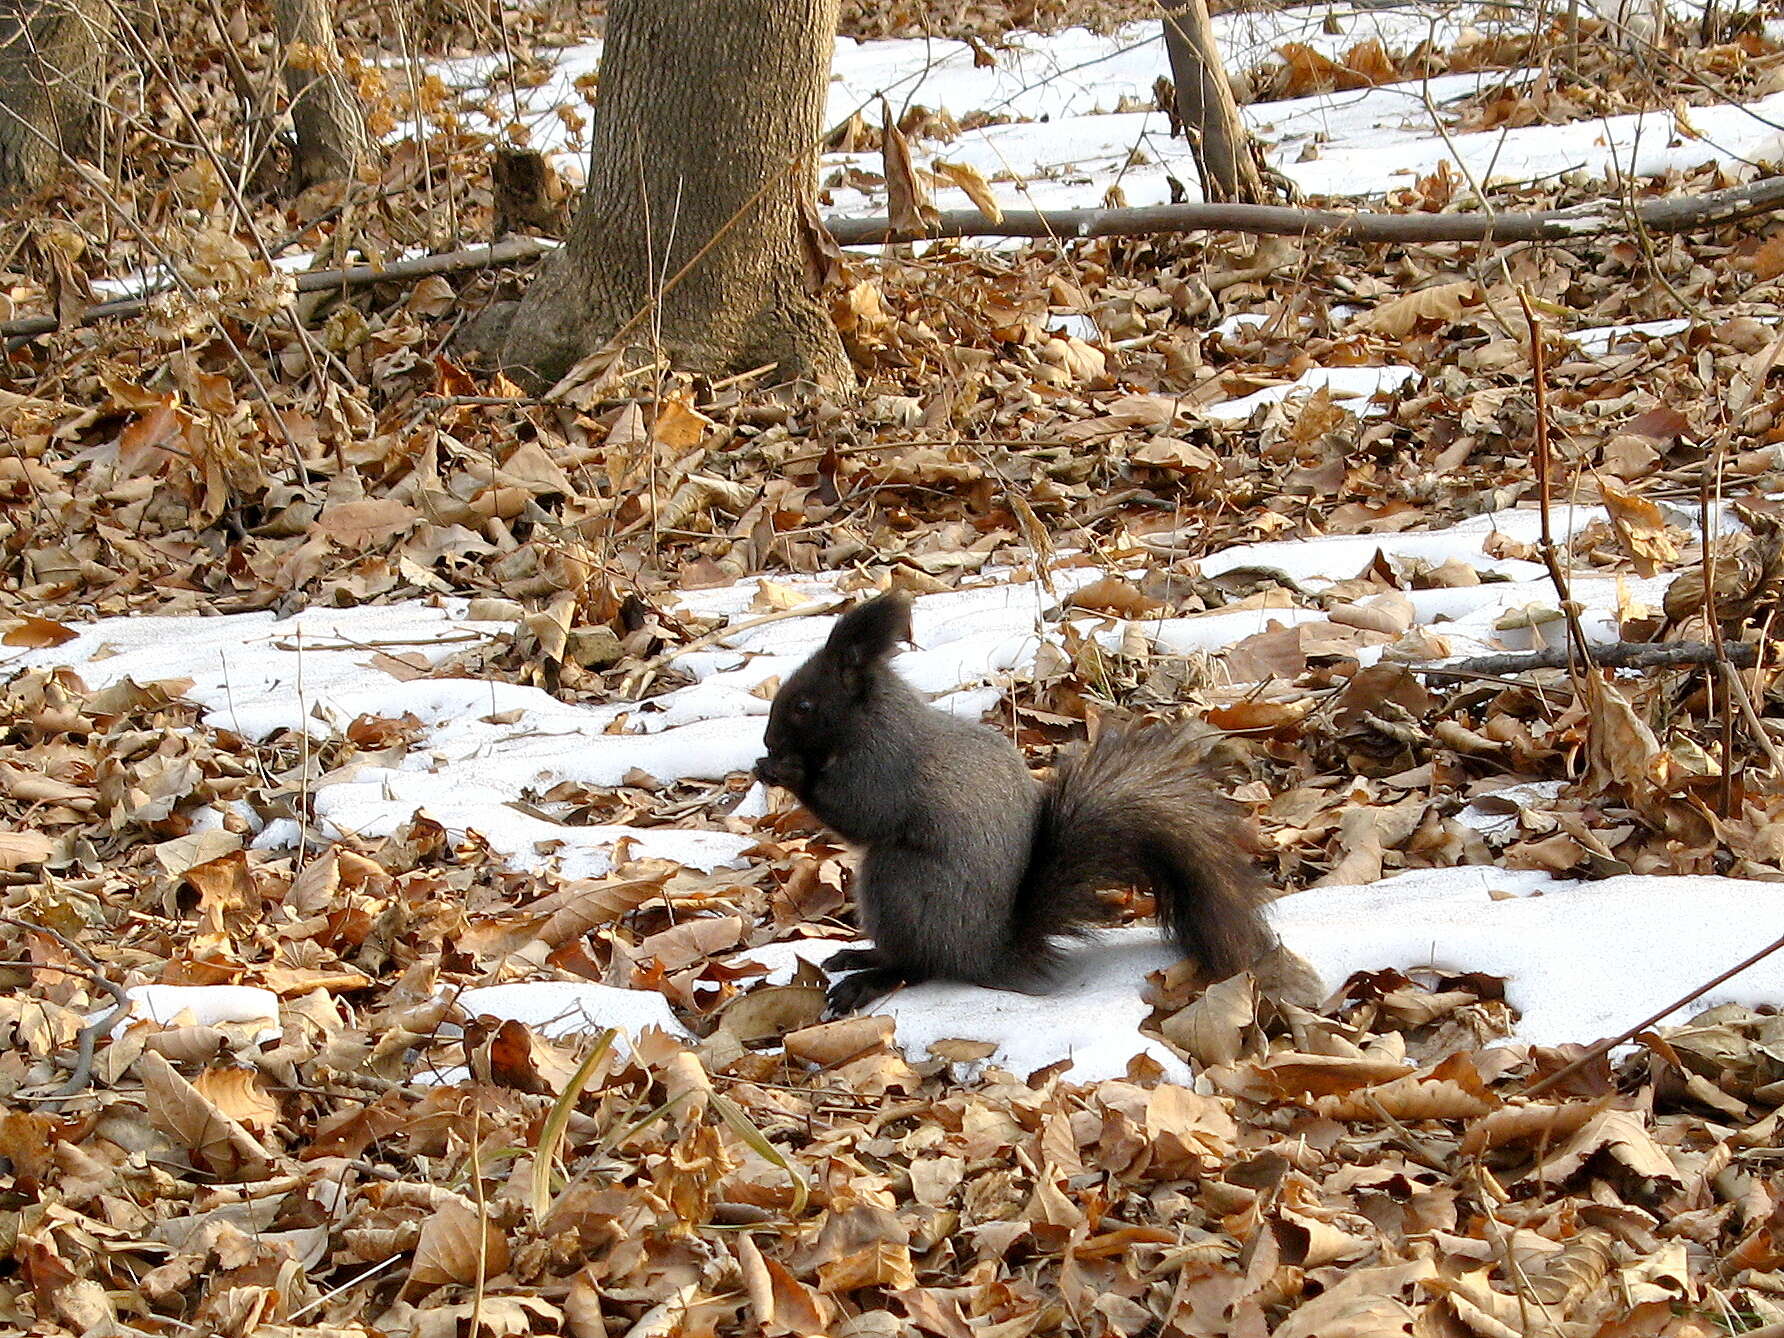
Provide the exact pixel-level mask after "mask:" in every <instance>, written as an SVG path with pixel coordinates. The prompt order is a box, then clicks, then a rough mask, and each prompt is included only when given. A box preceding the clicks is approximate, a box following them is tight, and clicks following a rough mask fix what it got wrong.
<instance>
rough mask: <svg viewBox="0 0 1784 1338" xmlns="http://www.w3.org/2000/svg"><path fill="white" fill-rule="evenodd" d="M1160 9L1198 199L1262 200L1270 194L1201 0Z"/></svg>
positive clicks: (1176, 0) (1172, 1) (1176, 1)
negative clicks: (1198, 181)
mask: <svg viewBox="0 0 1784 1338" xmlns="http://www.w3.org/2000/svg"><path fill="white" fill-rule="evenodd" d="M1164 8H1165V18H1164V24H1165V54H1166V55H1167V56H1169V57H1170V61H1171V80H1172V82H1173V83H1175V84H1176V85H1177V118H1178V120H1180V121H1182V123H1183V128H1184V131H1185V133H1186V134H1188V136H1189V141H1190V147H1191V148H1192V149H1193V150H1194V152H1195V156H1196V166H1197V168H1199V169H1200V171H1201V174H1202V196H1203V198H1204V199H1206V200H1208V201H1209V202H1210V203H1214V204H1226V203H1238V204H1267V203H1268V202H1269V201H1270V198H1271V197H1270V196H1269V195H1268V194H1267V193H1266V192H1265V190H1264V181H1263V177H1262V176H1261V175H1260V174H1259V172H1258V170H1257V160H1256V159H1254V158H1253V157H1252V156H1251V141H1250V136H1249V135H1248V134H1247V133H1246V131H1245V123H1244V122H1243V121H1241V120H1240V119H1239V104H1238V103H1237V102H1235V101H1234V100H1233V86H1232V85H1231V84H1230V83H1228V82H1227V76H1226V66H1225V65H1223V64H1222V63H1221V59H1220V44H1219V43H1218V42H1217V41H1215V38H1214V21H1213V20H1212V19H1211V18H1210V17H1209V16H1208V6H1207V4H1206V0H1169V2H1168V3H1167V4H1166V5H1165V7H1164Z"/></svg>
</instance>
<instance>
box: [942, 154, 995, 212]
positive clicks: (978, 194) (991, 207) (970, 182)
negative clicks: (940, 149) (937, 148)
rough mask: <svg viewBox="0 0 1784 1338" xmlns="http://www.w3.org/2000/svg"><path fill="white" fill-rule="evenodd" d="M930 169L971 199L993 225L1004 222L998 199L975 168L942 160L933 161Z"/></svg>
mask: <svg viewBox="0 0 1784 1338" xmlns="http://www.w3.org/2000/svg"><path fill="white" fill-rule="evenodd" d="M929 166H930V169H931V170H932V171H935V172H939V173H941V175H943V176H945V177H946V178H947V179H948V180H949V181H952V182H953V183H954V184H955V185H956V186H958V187H960V189H961V190H963V191H965V192H966V193H967V195H968V196H969V197H970V198H971V200H972V202H973V205H974V206H975V207H976V208H977V209H978V211H979V212H980V213H981V214H983V215H985V217H986V218H988V219H990V220H991V221H992V222H993V223H1001V222H1003V209H1002V207H1001V206H999V204H998V203H997V197H996V196H995V195H993V194H992V193H991V185H990V183H989V182H987V181H986V180H985V178H984V177H982V176H980V175H979V171H978V169H977V168H975V167H971V166H968V165H967V164H966V163H948V162H943V161H942V160H941V159H940V158H936V159H933V160H932V161H931V162H930V164H929Z"/></svg>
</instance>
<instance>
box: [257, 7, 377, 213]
mask: <svg viewBox="0 0 1784 1338" xmlns="http://www.w3.org/2000/svg"><path fill="white" fill-rule="evenodd" d="M273 22H274V24H275V26H276V27H277V28H278V31H279V47H280V49H281V50H282V51H283V52H284V55H285V88H286V90H287V91H288V92H289V93H290V94H291V123H292V126H293V127H294V128H295V129H296V131H297V163H296V172H295V184H296V185H297V187H298V189H300V190H301V189H302V188H304V187H305V186H313V185H315V184H316V183H317V182H319V181H338V180H340V179H341V178H342V177H350V176H352V175H353V174H354V173H355V172H357V171H358V170H359V165H360V163H361V162H363V161H364V160H365V157H366V153H367V150H368V148H369V142H368V140H367V139H366V131H365V118H364V117H363V116H362V115H361V113H360V110H359V97H358V95H357V94H355V93H354V91H353V89H352V88H350V87H349V86H348V84H347V81H346V80H345V79H344V78H342V77H341V53H340V50H339V48H338V47H336V46H335V37H334V14H333V3H332V0H273Z"/></svg>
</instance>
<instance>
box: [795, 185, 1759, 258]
mask: <svg viewBox="0 0 1784 1338" xmlns="http://www.w3.org/2000/svg"><path fill="white" fill-rule="evenodd" d="M1780 206H1784V176H1775V177H1767V178H1766V179H1764V180H1763V181H1756V182H1753V183H1752V184H1751V185H1747V186H1734V187H1731V188H1729V189H1728V190H1719V191H1711V192H1709V193H1708V194H1705V195H1690V196H1673V197H1670V198H1667V199H1664V200H1647V201H1644V202H1643V203H1641V204H1639V205H1637V206H1636V207H1635V209H1634V211H1633V212H1634V216H1635V218H1634V221H1636V222H1639V223H1640V225H1641V226H1642V227H1644V228H1647V229H1648V230H1649V231H1651V232H1687V231H1690V230H1691V229H1693V228H1706V227H1711V226H1713V225H1715V224H1718V223H1728V222H1732V221H1733V220H1735V219H1738V218H1746V217H1747V216H1748V215H1750V214H1763V213H1766V212H1768V211H1770V210H1773V209H1777V208H1779V207H1780ZM1630 212H1631V211H1630V210H1629V209H1628V208H1627V206H1626V205H1625V204H1624V202H1623V201H1622V200H1620V199H1610V200H1595V201H1593V202H1591V203H1589V204H1581V205H1574V206H1572V207H1570V208H1567V209H1546V210H1541V211H1539V212H1536V213H1527V214H1507V213H1495V214H1492V215H1490V216H1489V215H1487V214H1386V213H1369V212H1364V211H1361V210H1349V209H1294V208H1290V207H1289V206H1286V205H1271V204H1159V205H1150V206H1147V207H1145V208H1140V209H1048V210H1043V211H1041V212H1039V213H1036V212H1033V211H1023V212H1011V213H1006V214H1005V215H1004V216H1003V218H1002V219H1001V220H1000V221H998V222H995V223H994V222H992V221H991V220H990V219H989V218H987V217H986V216H985V215H984V214H981V213H980V212H979V211H978V210H976V209H962V210H954V211H951V212H949V213H945V214H943V215H942V216H941V218H940V219H939V220H938V221H937V222H935V223H934V224H932V225H931V226H930V227H929V229H928V230H927V231H926V232H924V233H922V234H921V235H920V236H919V235H917V234H911V233H900V232H897V231H895V230H894V229H893V227H892V221H891V220H890V219H887V218H834V219H828V220H826V222H825V226H826V227H827V228H829V230H830V235H831V236H832V237H834V238H836V240H837V241H838V242H840V243H841V244H842V245H844V246H864V245H869V244H872V243H875V242H887V241H917V240H921V239H922V238H932V239H933V238H942V237H1036V238H1041V237H1055V238H1060V239H1062V240H1063V239H1069V238H1073V237H1145V236H1152V235H1155V234H1161V233H1171V232H1205V231H1222V232H1252V233H1263V234H1266V235H1273V236H1281V237H1308V236H1317V235H1330V236H1336V237H1342V238H1345V239H1347V240H1350V241H1359V242H1486V241H1492V242H1523V241H1552V240H1560V239H1563V238H1569V237H1589V236H1597V235H1600V234H1603V233H1610V232H1627V231H1629V230H1630V229H1631V223H1632V220H1631V219H1630V216H1629V215H1630Z"/></svg>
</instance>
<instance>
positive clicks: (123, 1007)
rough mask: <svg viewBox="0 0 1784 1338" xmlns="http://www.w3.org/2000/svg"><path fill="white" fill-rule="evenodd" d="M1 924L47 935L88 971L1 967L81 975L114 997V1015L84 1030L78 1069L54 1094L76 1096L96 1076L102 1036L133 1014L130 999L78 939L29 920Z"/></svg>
mask: <svg viewBox="0 0 1784 1338" xmlns="http://www.w3.org/2000/svg"><path fill="white" fill-rule="evenodd" d="M0 921H4V922H5V923H7V924H9V925H17V926H18V927H19V928H20V929H23V930H26V931H27V932H29V933H33V934H43V935H46V936H48V937H49V938H53V939H55V940H56V942H57V943H60V944H61V945H62V946H63V947H64V948H65V949H67V950H68V951H69V952H70V953H72V954H73V955H74V956H76V957H78V958H80V960H81V961H83V962H85V963H86V964H87V967H88V969H87V970H85V971H75V970H72V969H70V968H69V967H66V966H57V965H56V964H54V963H52V962H5V963H0V965H5V966H17V967H24V968H27V969H29V970H33V971H60V972H61V973H62V974H63V975H66V976H78V977H80V978H81V979H82V980H85V981H86V982H88V983H89V984H91V985H97V986H98V987H99V988H100V989H102V990H104V991H105V992H106V993H107V994H109V995H111V997H112V1003H113V1008H112V1010H111V1012H109V1013H107V1014H106V1015H105V1016H104V1017H101V1018H99V1019H97V1020H96V1021H93V1022H89V1023H87V1025H86V1026H84V1027H82V1028H81V1030H80V1035H79V1036H78V1037H77V1038H76V1040H75V1046H76V1054H75V1061H74V1067H73V1068H72V1069H70V1070H69V1072H68V1081H67V1082H65V1083H63V1084H62V1085H61V1086H60V1087H58V1088H57V1089H56V1090H55V1092H54V1093H52V1095H53V1096H54V1097H57V1098H60V1097H68V1096H73V1095H74V1094H75V1093H76V1092H79V1091H81V1090H82V1089H84V1088H85V1087H86V1086H87V1084H88V1082H89V1081H91V1079H92V1076H93V1047H94V1046H95V1045H97V1044H98V1042H99V1037H100V1036H101V1035H102V1034H103V1033H105V1032H108V1031H110V1030H111V1029H112V1028H113V1027H114V1026H116V1025H117V1023H118V1020H119V1019H120V1018H122V1017H124V1016H126V1015H127V1014H128V1013H129V1012H130V998H129V996H128V995H126V994H125V993H124V989H123V987H122V986H121V985H114V984H113V983H112V982H111V981H109V980H107V979H106V978H105V976H104V974H102V972H101V971H100V967H99V963H98V962H97V961H95V960H94V958H93V955H92V954H91V953H89V952H88V951H87V950H86V949H85V948H83V947H81V945H80V944H78V943H76V942H74V940H72V939H70V938H67V937H65V936H64V935H62V934H59V933H57V932H56V931H55V930H54V929H51V928H50V927H49V926H48V925H40V924H33V923H31V922H30V921H29V920H20V919H17V918H15V917H14V916H11V915H0Z"/></svg>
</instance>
